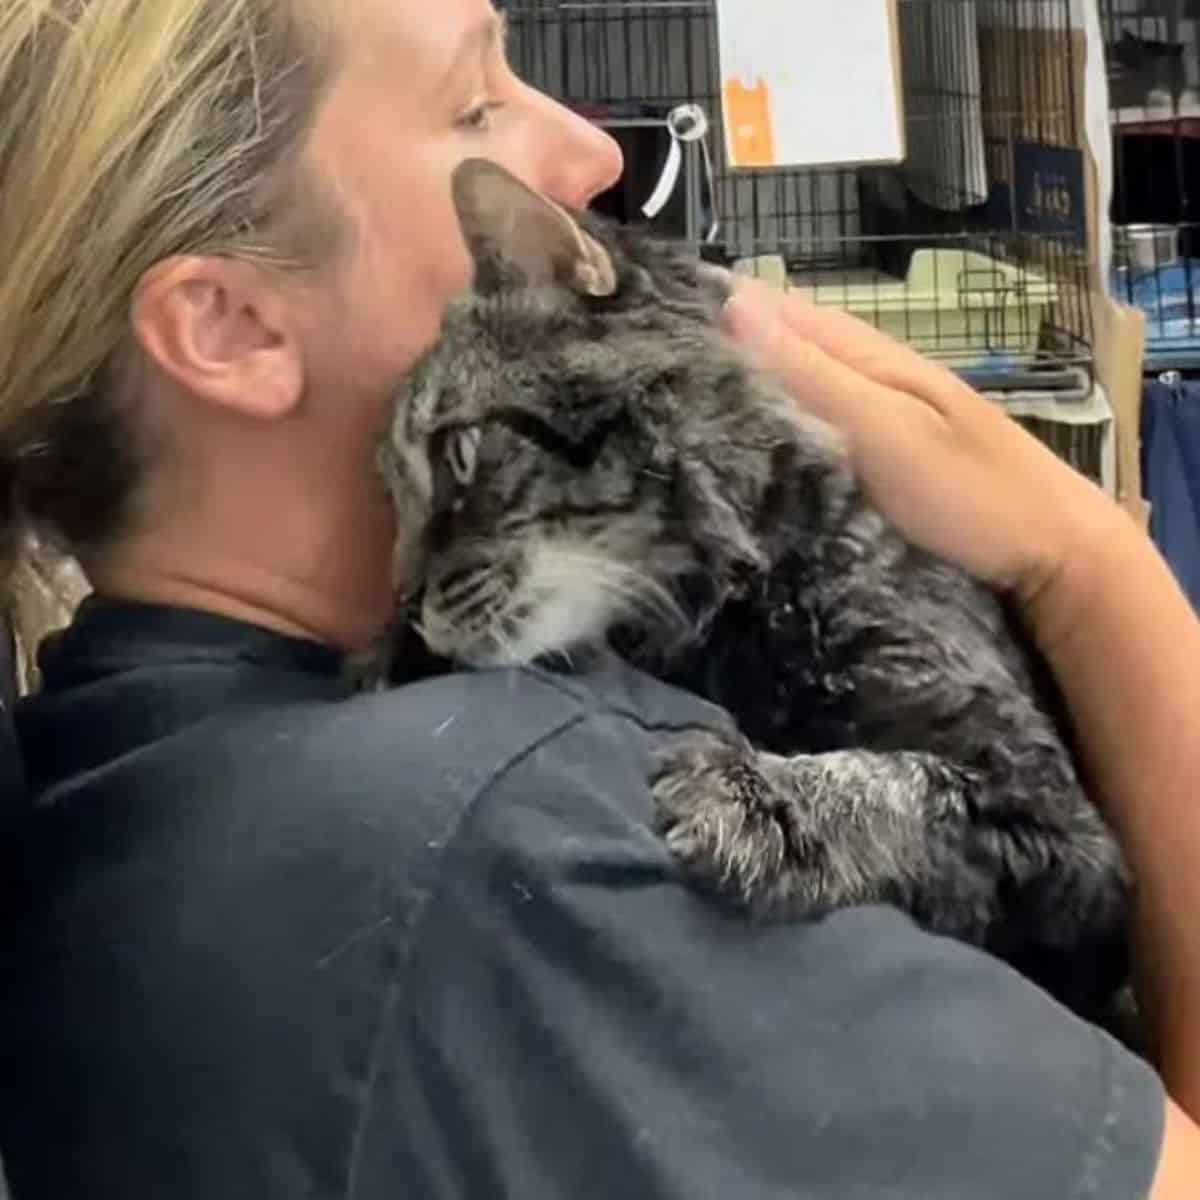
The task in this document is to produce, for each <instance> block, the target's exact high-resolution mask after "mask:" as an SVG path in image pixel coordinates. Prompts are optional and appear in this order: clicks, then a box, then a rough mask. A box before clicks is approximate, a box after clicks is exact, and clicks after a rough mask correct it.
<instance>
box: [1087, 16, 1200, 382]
mask: <svg viewBox="0 0 1200 1200" xmlns="http://www.w3.org/2000/svg"><path fill="white" fill-rule="evenodd" d="M1100 11H1101V17H1102V24H1103V29H1104V40H1105V46H1106V51H1107V61H1108V80H1109V95H1110V116H1111V126H1112V137H1113V166H1114V181H1113V182H1114V187H1113V200H1112V221H1113V278H1112V281H1111V283H1112V290H1113V292H1114V293H1115V294H1116V295H1117V297H1118V298H1119V299H1121V300H1123V301H1125V303H1127V304H1131V305H1134V306H1135V307H1138V308H1141V309H1142V310H1143V311H1144V312H1145V314H1146V366H1147V368H1148V369H1150V370H1155V369H1158V370H1162V369H1165V368H1180V369H1184V370H1189V369H1196V368H1200V0H1101V9H1100Z"/></svg>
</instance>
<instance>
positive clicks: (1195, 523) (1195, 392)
mask: <svg viewBox="0 0 1200 1200" xmlns="http://www.w3.org/2000/svg"><path fill="white" fill-rule="evenodd" d="M1142 491H1143V492H1144V494H1145V497H1146V499H1147V500H1148V501H1149V502H1150V505H1151V510H1150V533H1151V536H1152V537H1153V538H1154V541H1155V544H1156V545H1157V546H1158V548H1159V550H1160V551H1161V552H1162V554H1163V555H1164V557H1165V558H1166V560H1167V561H1168V562H1169V563H1170V564H1171V569H1172V570H1173V571H1174V573H1175V577H1176V578H1177V579H1178V580H1179V582H1180V584H1182V586H1183V588H1184V590H1185V591H1186V592H1187V594H1188V596H1189V597H1190V598H1191V601H1192V604H1193V605H1194V606H1195V607H1196V608H1197V609H1200V382H1195V383H1193V382H1186V381H1185V382H1181V383H1179V384H1176V385H1171V384H1167V383H1160V382H1154V383H1148V384H1147V385H1146V387H1145V390H1144V391H1143V393H1142Z"/></svg>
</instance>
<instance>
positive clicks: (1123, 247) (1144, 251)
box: [1113, 225, 1179, 271]
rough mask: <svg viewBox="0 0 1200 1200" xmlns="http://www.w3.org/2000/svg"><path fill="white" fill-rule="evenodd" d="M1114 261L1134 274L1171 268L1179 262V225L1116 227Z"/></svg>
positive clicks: (1114, 229)
mask: <svg viewBox="0 0 1200 1200" xmlns="http://www.w3.org/2000/svg"><path fill="white" fill-rule="evenodd" d="M1113 258H1114V261H1115V263H1116V265H1117V267H1124V268H1126V269H1128V270H1132V271H1156V270H1158V268H1159V267H1169V266H1170V265H1171V264H1172V263H1175V262H1178V261H1179V226H1178V225H1114V226H1113Z"/></svg>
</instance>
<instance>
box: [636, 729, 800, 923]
mask: <svg viewBox="0 0 1200 1200" xmlns="http://www.w3.org/2000/svg"><path fill="white" fill-rule="evenodd" d="M653 795H654V801H655V809H656V814H655V815H656V824H657V828H658V831H659V832H660V833H661V834H662V836H663V838H664V839H665V841H666V843H667V846H668V848H669V849H670V850H671V853H672V854H673V855H674V856H675V858H676V859H677V861H678V862H679V863H680V864H681V865H682V866H683V868H684V869H685V871H686V872H687V874H688V875H690V876H692V877H693V878H694V879H696V880H697V882H700V883H702V884H704V885H705V886H706V887H707V888H709V889H712V890H715V891H716V892H717V893H718V894H720V895H721V896H723V897H724V898H726V899H728V900H732V901H733V902H734V903H736V904H738V905H740V906H742V907H745V908H748V909H750V910H751V911H753V912H755V913H767V912H770V911H772V910H774V909H775V908H776V907H777V905H778V901H779V898H780V893H781V891H785V892H787V893H788V895H789V897H790V900H789V903H788V908H789V912H790V914H792V915H794V913H795V910H796V908H797V907H798V905H797V904H796V901H795V893H796V890H797V889H796V884H797V882H798V880H797V878H795V876H796V873H797V871H798V870H799V871H800V872H801V873H803V865H802V864H801V863H798V862H797V861H796V847H795V846H794V845H792V843H791V838H790V837H789V831H788V821H787V817H786V813H785V812H784V806H785V802H784V801H783V800H781V798H780V797H779V795H778V794H777V792H776V790H775V788H774V787H773V786H772V784H771V782H770V780H769V779H768V778H767V777H766V776H765V775H764V774H763V772H762V770H761V769H760V767H759V765H758V763H757V762H756V754H755V751H754V750H753V748H752V747H750V746H749V745H748V744H747V743H745V742H744V741H743V740H742V739H740V738H738V737H736V736H732V735H727V736H722V735H720V734H716V733H709V732H697V733H690V734H686V735H684V736H681V737H679V738H677V739H675V740H674V741H673V742H672V745H671V747H670V748H669V749H668V750H667V751H666V752H665V753H664V754H663V755H662V756H661V758H660V760H659V764H658V770H657V772H656V774H655V777H654V780H653ZM799 907H804V906H803V905H802V904H801V905H799Z"/></svg>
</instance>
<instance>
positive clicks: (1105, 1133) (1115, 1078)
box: [1069, 1032, 1126, 1200]
mask: <svg viewBox="0 0 1200 1200" xmlns="http://www.w3.org/2000/svg"><path fill="white" fill-rule="evenodd" d="M1094 1036H1095V1038H1096V1040H1097V1042H1098V1043H1099V1044H1100V1048H1101V1050H1102V1051H1103V1057H1102V1065H1101V1088H1100V1094H1101V1096H1102V1097H1103V1100H1102V1101H1101V1104H1102V1106H1103V1108H1102V1111H1103V1116H1102V1117H1101V1119H1100V1121H1099V1123H1098V1126H1097V1128H1096V1132H1095V1134H1094V1135H1093V1136H1092V1139H1091V1142H1090V1143H1089V1145H1088V1147H1087V1149H1086V1151H1085V1152H1084V1155H1083V1161H1082V1163H1081V1165H1080V1172H1079V1176H1078V1179H1077V1180H1076V1183H1075V1186H1074V1188H1072V1190H1071V1194H1070V1198H1069V1200H1097V1198H1098V1197H1099V1196H1100V1195H1101V1194H1102V1192H1101V1185H1102V1183H1103V1181H1104V1180H1103V1177H1104V1174H1105V1171H1106V1168H1107V1165H1108V1164H1109V1163H1110V1162H1111V1161H1112V1158H1113V1154H1114V1152H1115V1150H1116V1141H1115V1135H1116V1132H1117V1129H1118V1127H1119V1125H1120V1121H1121V1110H1122V1107H1123V1104H1124V1100H1125V1092H1126V1088H1125V1085H1124V1083H1123V1082H1122V1080H1121V1078H1120V1075H1119V1072H1118V1070H1117V1054H1116V1050H1115V1047H1114V1046H1113V1044H1112V1042H1110V1041H1109V1039H1108V1038H1107V1037H1106V1036H1105V1035H1104V1034H1102V1033H1099V1032H1095V1033H1094ZM1100 1108H1101V1105H1097V1109H1100Z"/></svg>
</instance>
